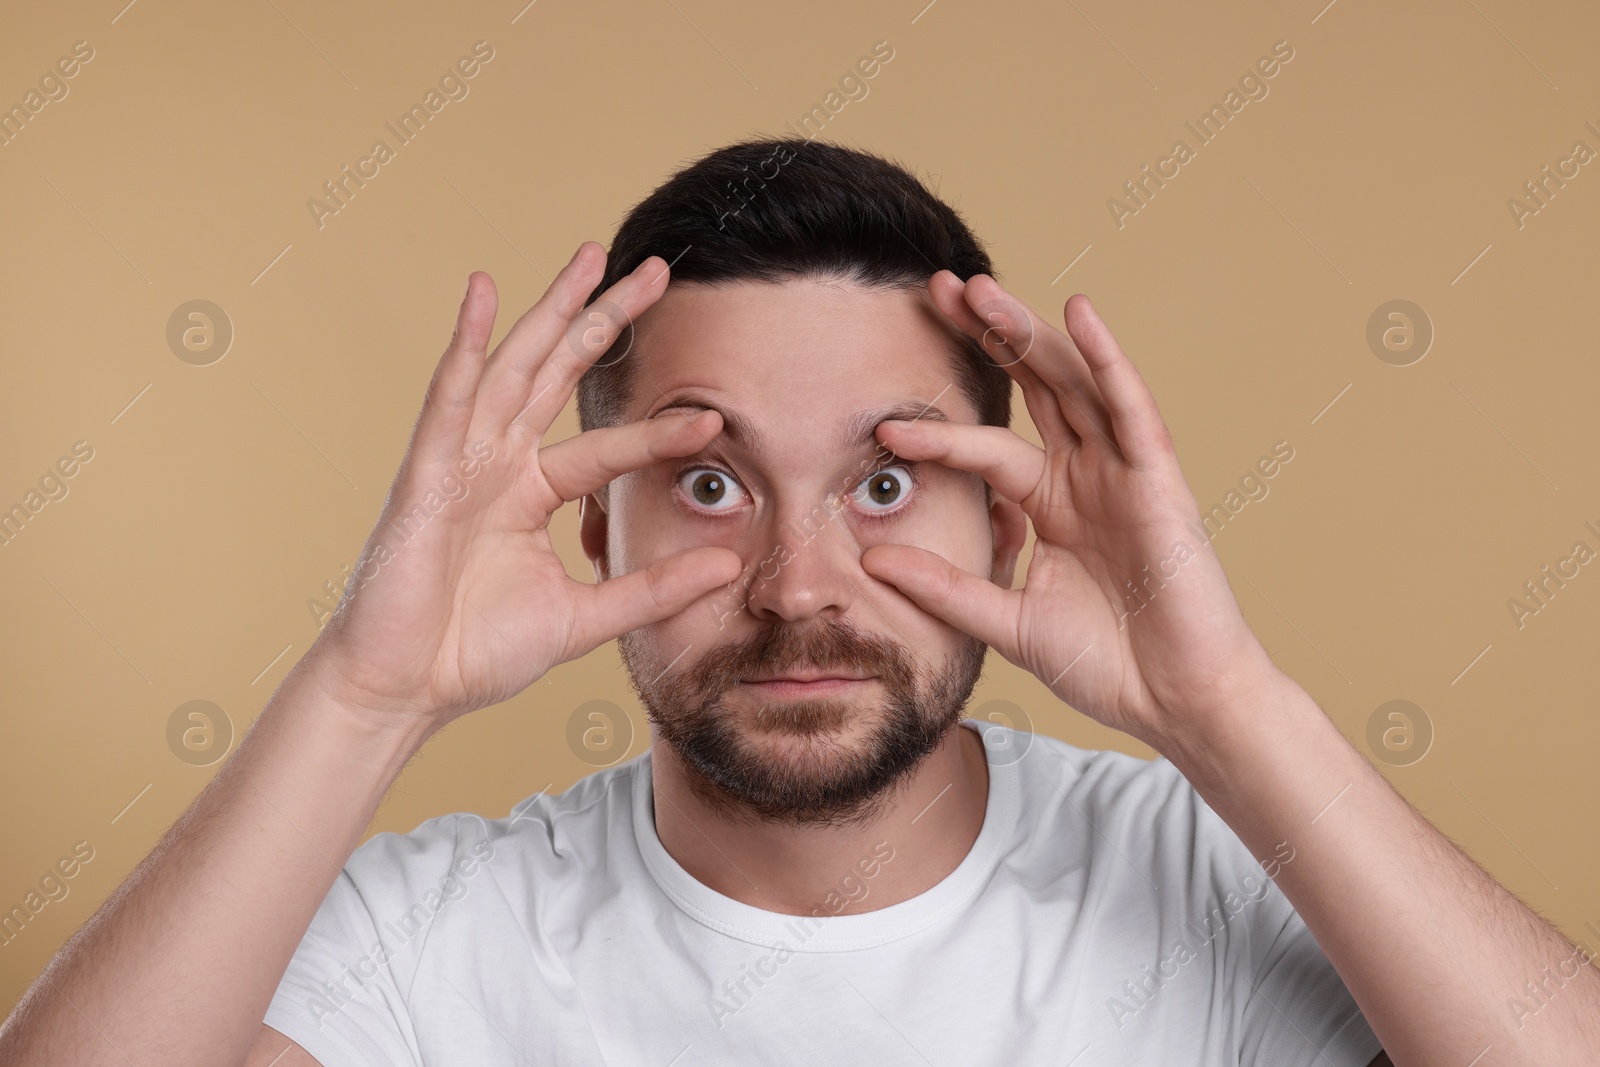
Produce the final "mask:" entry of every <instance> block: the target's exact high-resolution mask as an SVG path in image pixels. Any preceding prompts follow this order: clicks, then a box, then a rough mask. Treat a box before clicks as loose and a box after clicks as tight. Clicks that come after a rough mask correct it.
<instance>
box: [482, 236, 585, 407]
mask: <svg viewBox="0 0 1600 1067" xmlns="http://www.w3.org/2000/svg"><path fill="white" fill-rule="evenodd" d="M604 270H605V254H604V250H603V249H601V247H600V245H599V243H598V242H596V241H585V242H583V243H582V244H581V245H579V246H578V250H577V251H576V252H574V253H573V254H572V258H571V259H570V260H568V261H567V264H566V266H564V267H562V268H561V270H560V271H558V272H557V273H556V276H555V280H554V281H552V282H551V283H550V286H549V288H547V289H546V290H545V291H544V293H543V294H542V295H541V296H540V297H539V299H538V300H537V301H536V302H535V303H534V305H533V306H532V307H530V308H529V309H528V310H527V311H525V312H523V313H522V316H521V317H520V318H518V319H517V321H516V322H514V323H512V324H511V329H509V330H507V331H506V335H505V337H503V338H501V340H500V344H499V345H497V346H496V347H495V350H494V354H493V355H492V356H491V357H489V364H488V369H487V371H486V372H485V373H484V376H483V379H482V381H481V382H480V383H479V385H478V395H477V405H478V410H477V412H476V413H475V414H474V416H473V423H474V426H473V432H475V433H480V434H486V435H491V434H492V435H498V434H499V433H501V432H502V431H504V429H505V427H506V424H508V423H509V422H510V421H511V420H512V418H513V417H515V416H516V414H517V412H519V411H521V410H522V407H523V405H524V404H526V403H527V401H528V385H529V383H531V382H532V381H533V375H534V372H535V371H537V370H538V368H539V364H540V363H542V362H543V361H544V359H545V358H546V357H547V356H548V355H549V353H550V348H551V347H552V346H553V345H554V344H555V342H556V340H557V338H559V337H560V336H561V332H562V331H563V330H565V329H566V326H567V322H568V320H570V319H571V318H572V316H573V315H574V314H576V313H577V310H578V309H579V308H580V307H582V306H583V299H584V297H585V296H587V295H588V293H589V290H590V289H591V288H593V286H594V284H595V282H596V281H597V280H598V279H599V277H600V275H601V273H602V272H603V271H604Z"/></svg>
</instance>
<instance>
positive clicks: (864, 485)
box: [855, 467, 914, 511]
mask: <svg viewBox="0 0 1600 1067" xmlns="http://www.w3.org/2000/svg"><path fill="white" fill-rule="evenodd" d="M913 484H914V483H913V482H912V478H911V471H909V470H908V469H906V468H905V467H885V468H883V470H880V471H873V472H872V473H871V474H869V475H867V476H866V477H865V478H863V479H862V480H861V484H860V485H859V486H858V487H857V488H856V492H855V498H856V502H857V503H858V504H860V505H861V506H862V507H864V508H866V509H867V510H868V511H891V510H893V509H894V508H895V507H897V506H899V505H900V504H902V503H904V501H905V499H906V498H907V497H909V496H910V495H911V488H912V485H913Z"/></svg>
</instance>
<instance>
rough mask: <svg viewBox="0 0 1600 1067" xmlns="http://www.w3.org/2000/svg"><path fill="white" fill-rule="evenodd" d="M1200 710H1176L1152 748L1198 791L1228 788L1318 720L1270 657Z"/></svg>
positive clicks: (1303, 695) (1317, 711)
mask: <svg viewBox="0 0 1600 1067" xmlns="http://www.w3.org/2000/svg"><path fill="white" fill-rule="evenodd" d="M1263 661H1264V662H1263V664H1262V665H1261V666H1260V667H1259V668H1258V669H1254V670H1252V671H1250V672H1248V673H1247V674H1245V675H1244V676H1242V677H1241V678H1240V679H1239V682H1238V684H1236V685H1234V686H1231V687H1230V688H1229V690H1228V692H1227V693H1226V694H1225V695H1221V696H1219V697H1217V698H1215V699H1213V700H1212V701H1211V702H1209V706H1208V707H1206V708H1204V709H1187V708H1179V709H1175V714H1174V715H1173V716H1172V721H1171V722H1170V723H1169V725H1168V727H1167V729H1166V730H1165V731H1163V733H1162V736H1161V737H1160V738H1159V739H1158V741H1157V743H1155V744H1153V745H1152V746H1151V747H1153V748H1155V749H1156V751H1157V752H1159V753H1160V754H1161V755H1162V756H1163V757H1165V758H1166V759H1167V760H1168V761H1169V762H1171V763H1172V764H1173V766H1175V767H1177V768H1178V769H1179V770H1180V771H1181V772H1182V773H1183V775H1184V777H1186V778H1188V779H1189V780H1190V781H1191V782H1193V783H1194V784H1195V786H1196V787H1197V788H1199V789H1201V791H1202V792H1210V791H1213V790H1217V791H1221V790H1226V789H1228V788H1229V785H1230V783H1231V782H1233V781H1235V780H1236V779H1237V778H1238V776H1239V775H1240V774H1244V773H1249V772H1248V768H1249V767H1251V766H1252V765H1254V763H1255V762H1256V761H1258V760H1260V759H1261V758H1263V753H1264V752H1266V751H1269V750H1271V749H1272V748H1275V747H1277V745H1278V744H1279V743H1280V742H1281V741H1283V740H1284V739H1286V738H1287V737H1288V736H1290V735H1292V734H1293V733H1295V732H1297V731H1298V730H1299V729H1300V728H1301V727H1302V726H1303V725H1304V723H1305V721H1306V720H1305V718H1304V716H1305V715H1307V714H1314V715H1316V716H1318V717H1323V718H1325V717H1324V716H1322V709H1321V708H1319V707H1318V706H1317V704H1316V702H1315V701H1314V700H1312V699H1311V697H1310V695H1309V694H1308V693H1306V691H1305V690H1304V689H1302V688H1301V687H1300V685H1299V684H1298V683H1297V682H1295V680H1294V679H1292V678H1290V677H1289V676H1288V675H1286V674H1284V673H1283V672H1282V671H1281V670H1279V669H1278V667H1277V665H1276V664H1274V663H1273V662H1272V661H1271V660H1270V659H1267V658H1265V657H1263Z"/></svg>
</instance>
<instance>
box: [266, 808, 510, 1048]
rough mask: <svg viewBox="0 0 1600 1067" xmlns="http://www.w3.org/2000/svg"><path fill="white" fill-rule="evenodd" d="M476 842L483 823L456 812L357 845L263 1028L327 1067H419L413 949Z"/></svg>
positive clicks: (319, 911)
mask: <svg viewBox="0 0 1600 1067" xmlns="http://www.w3.org/2000/svg"><path fill="white" fill-rule="evenodd" d="M473 839H477V840H478V841H480V842H481V841H483V840H484V831H483V829H482V828H481V820H478V819H476V818H475V817H471V816H460V815H449V816H443V817H441V818H438V819H430V820H428V821H427V822H425V823H423V824H422V825H421V826H419V827H417V829H416V830H414V831H412V832H411V833H410V834H403V835H399V834H392V833H382V834H377V835H375V836H374V837H373V838H372V839H371V840H369V841H368V842H366V843H365V844H363V845H362V846H361V847H360V848H358V849H357V850H356V851H355V853H354V854H353V855H352V856H351V857H350V861H349V862H348V863H347V864H345V867H344V869H343V870H342V871H340V873H339V877H338V879H337V880H336V881H335V882H334V883H333V887H332V888H331V889H330V890H329V891H328V895H327V896H326V897H325V898H324V899H323V901H322V904H321V905H320V906H319V907H318V909H317V913H316V915H315V917H314V918H313V919H312V920H311V926H310V927H309V928H308V929H307V930H306V933H305V936H304V937H303V938H301V941H300V945H299V947H298V948H297V949H296V950H295V953H294V957H293V959H291V960H290V962H289V967H288V969H287V970H286V971H285V972H284V975H283V978H282V980H281V981H280V982H279V984H278V989H277V992H276V993H275V994H274V995H273V998H272V1003H271V1004H270V1005H269V1006H268V1008H267V1014H266V1017H265V1019H264V1020H263V1021H264V1022H265V1023H266V1025H268V1026H270V1027H272V1028H273V1029H275V1030H277V1031H279V1032H280V1033H282V1034H283V1035H284V1036H285V1037H288V1038H289V1039H291V1040H293V1041H294V1042H296V1043H297V1044H298V1045H300V1047H301V1048H304V1049H305V1050H306V1051H307V1052H309V1053H311V1055H312V1056H314V1057H315V1058H316V1059H317V1061H318V1062H319V1063H321V1064H322V1067H404V1065H414V1067H421V1057H420V1054H419V1052H418V1043H417V1037H416V1033H415V1031H414V1030H413V1028H412V1023H411V1015H410V1012H409V1010H408V1008H407V1005H406V994H407V992H408V991H409V989H410V983H411V981H412V979H413V977H414V975H415V969H416V960H417V955H418V953H417V951H416V950H417V948H418V946H419V945H420V943H422V942H423V941H424V940H425V938H426V933H427V930H428V928H429V927H430V926H431V925H432V921H433V918H434V916H435V915H436V914H437V911H438V910H439V908H440V907H441V906H442V904H443V903H444V902H447V901H448V900H449V899H451V898H453V897H454V896H455V893H454V892H453V889H454V887H455V885H456V884H458V883H459V880H460V879H459V876H460V875H462V874H463V873H466V874H467V876H468V877H470V873H468V872H470V867H468V866H467V864H469V863H470V862H471V861H472V857H473V850H472V849H471V848H470V847H469V846H471V845H472V844H473ZM480 854H481V850H480ZM453 872H454V873H453Z"/></svg>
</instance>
